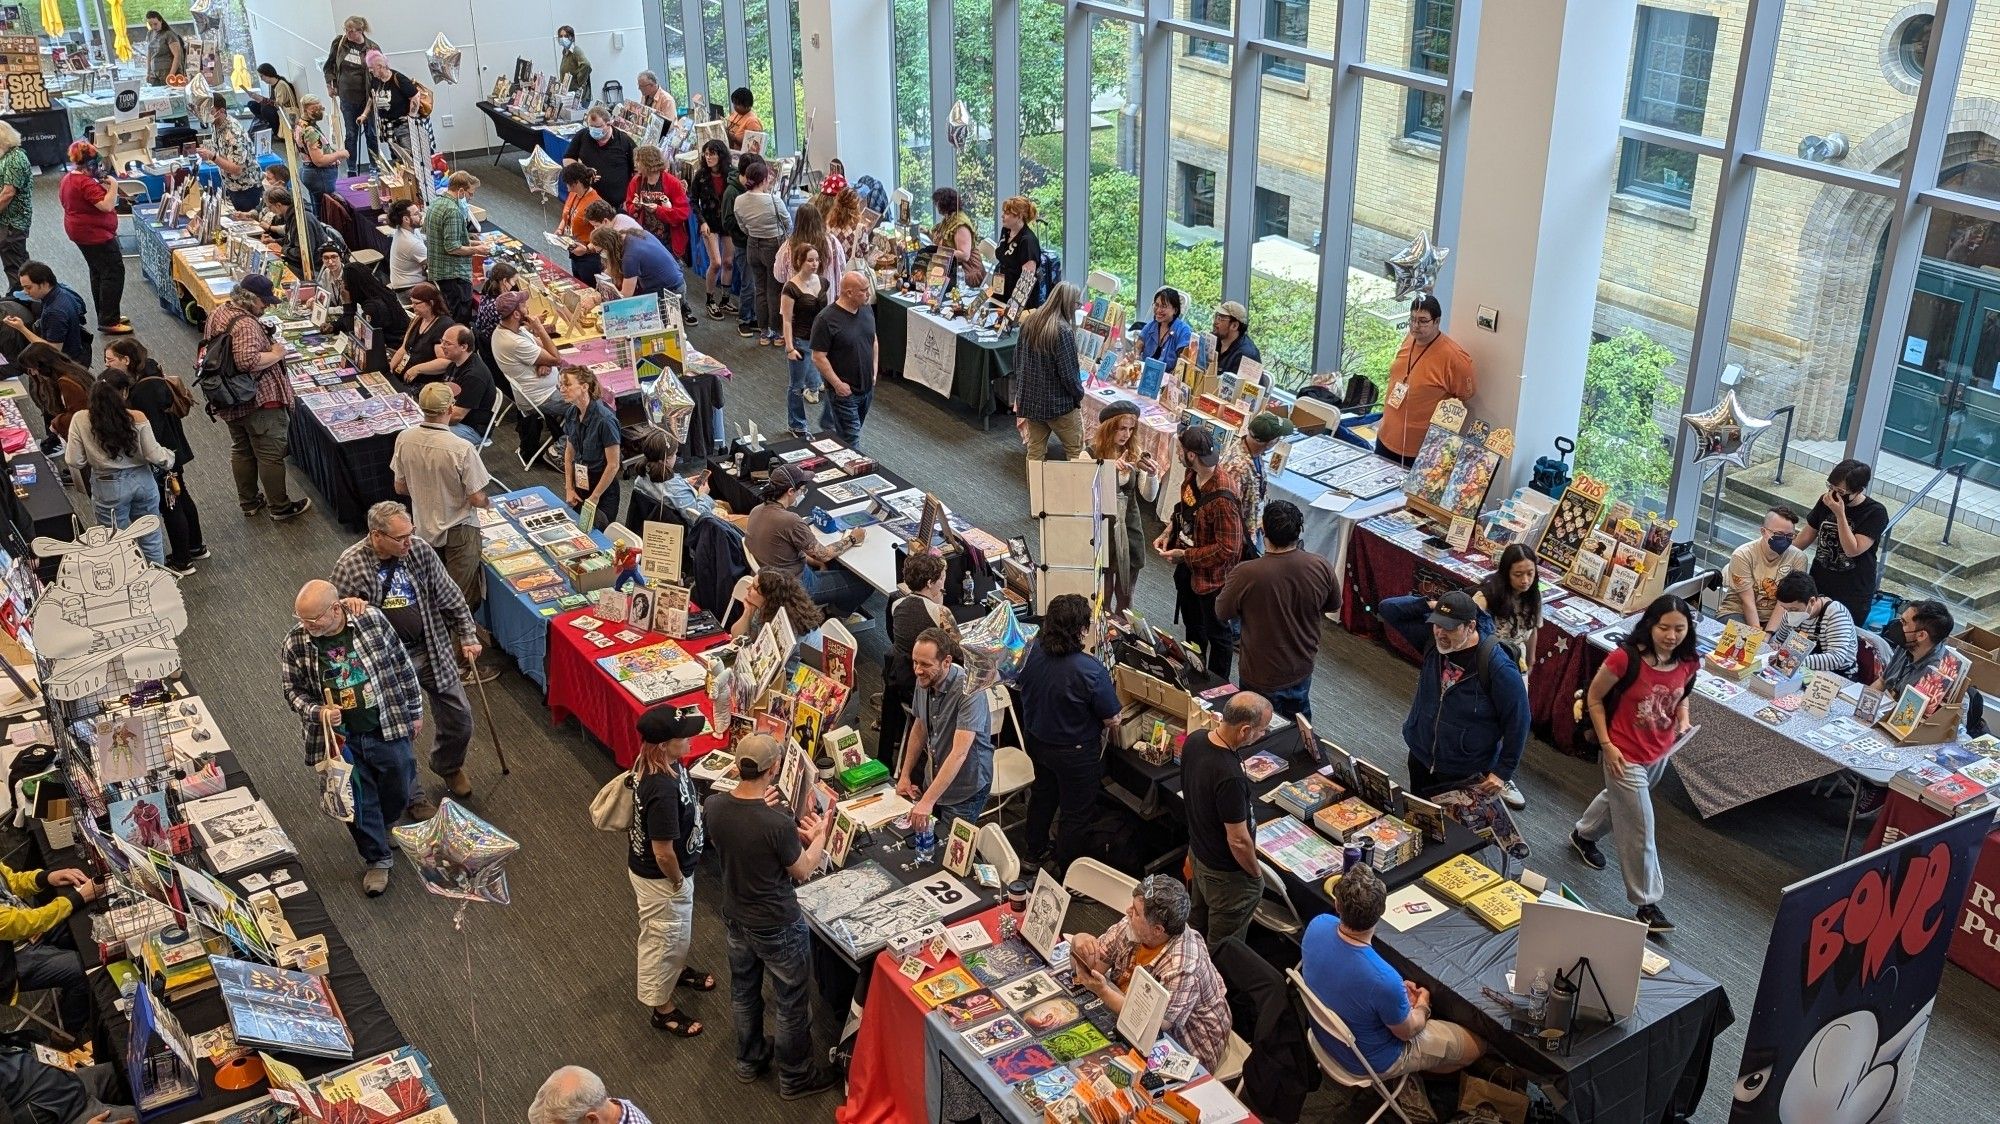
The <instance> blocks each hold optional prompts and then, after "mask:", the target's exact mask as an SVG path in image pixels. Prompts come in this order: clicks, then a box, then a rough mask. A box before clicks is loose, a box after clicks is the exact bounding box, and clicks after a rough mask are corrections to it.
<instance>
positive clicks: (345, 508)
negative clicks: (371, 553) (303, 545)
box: [290, 404, 401, 531]
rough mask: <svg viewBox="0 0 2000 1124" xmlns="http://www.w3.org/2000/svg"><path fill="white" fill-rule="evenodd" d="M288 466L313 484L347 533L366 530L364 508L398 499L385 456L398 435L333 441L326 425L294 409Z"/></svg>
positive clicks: (299, 407) (299, 408)
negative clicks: (297, 470) (294, 465)
mask: <svg viewBox="0 0 2000 1124" xmlns="http://www.w3.org/2000/svg"><path fill="white" fill-rule="evenodd" d="M290 434H291V446H292V451H291V458H292V463H293V464H296V465H298V466H299V470H300V471H302V472H304V473H305V474H306V476H307V477H308V478H309V479H311V480H312V484H313V488H314V490H315V491H317V492H319V495H320V499H321V500H322V501H323V502H325V504H326V507H327V510H328V511H330V512H332V513H333V517H334V518H335V519H338V520H340V525H341V526H343V527H346V528H347V529H348V530H350V531H361V530H366V529H367V526H368V508H369V506H370V505H371V504H376V503H380V502H381V501H383V500H393V499H400V498H401V497H399V496H398V495H397V494H396V477H395V474H394V473H392V472H390V471H389V457H390V456H391V455H392V454H393V453H395V451H396V434H394V433H377V434H374V435H372V436H369V437H363V438H361V439H360V440H357V441H336V440H334V437H333V433H332V431H331V430H329V429H327V428H326V423H324V422H322V421H320V420H319V418H318V417H317V416H316V415H314V413H313V412H312V411H311V410H308V409H306V408H305V407H304V406H303V405H298V404H294V405H293V406H292V424H291V430H290Z"/></svg>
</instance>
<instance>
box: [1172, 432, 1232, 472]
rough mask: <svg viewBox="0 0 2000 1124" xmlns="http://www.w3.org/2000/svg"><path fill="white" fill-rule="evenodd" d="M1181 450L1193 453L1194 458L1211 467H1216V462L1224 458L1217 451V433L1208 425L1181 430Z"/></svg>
mask: <svg viewBox="0 0 2000 1124" xmlns="http://www.w3.org/2000/svg"><path fill="white" fill-rule="evenodd" d="M1181 451H1182V452H1185V453H1189V454H1192V455H1193V457H1194V459H1196V460H1198V461H1200V462H1201V463H1202V464H1203V465H1205V466H1207V467H1209V468H1214V467H1215V462H1216V461H1218V460H1220V459H1222V457H1221V454H1220V453H1218V452H1216V451H1215V435H1214V434H1213V433H1210V432H1209V431H1208V428H1207V427H1206V426H1199V425H1195V426H1189V427H1188V428H1186V429H1183V430H1181Z"/></svg>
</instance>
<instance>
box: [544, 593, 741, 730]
mask: <svg viewBox="0 0 2000 1124" xmlns="http://www.w3.org/2000/svg"><path fill="white" fill-rule="evenodd" d="M592 614H593V610H592V608H591V607H589V606H586V607H584V608H581V609H572V610H571V611H569V612H567V613H562V614H559V615H558V616H556V617H555V618H554V619H553V620H551V621H549V662H548V669H549V724H550V725H557V726H559V725H561V724H562V722H563V720H564V719H565V718H569V717H571V716H572V715H573V716H575V718H576V720H577V721H578V722H580V723H582V724H583V728H584V729H586V730H589V731H590V732H591V734H592V735H594V736H595V737H596V738H597V740H598V741H600V742H603V743H604V744H605V745H606V746H609V747H610V749H611V756H612V757H613V758H615V759H616V760H617V761H618V764H619V765H620V766H621V767H623V768H630V767H631V765H632V762H633V761H635V760H637V759H638V756H639V731H638V729H637V724H638V721H639V716H640V715H642V714H644V713H646V711H647V710H649V709H651V707H653V706H656V705H666V704H669V703H671V704H673V705H676V706H699V707H701V712H702V713H703V714H706V715H708V718H709V722H710V723H711V724H712V723H713V722H714V721H715V711H714V709H713V708H712V707H711V706H710V705H709V701H708V694H707V692H705V691H690V692H688V693H687V694H685V695H676V696H675V697H673V698H671V699H664V700H662V701H661V702H660V703H642V702H640V701H639V700H638V698H636V697H635V696H634V695H633V694H632V692H630V691H628V690H626V689H625V688H624V686H623V685H621V684H620V683H619V682H618V681H617V680H615V679H613V678H611V676H610V674H609V673H608V672H606V671H605V670H604V669H603V668H601V667H599V666H597V660H598V657H600V656H613V655H617V654H618V653H620V652H629V651H631V650H632V649H634V648H644V647H647V646H648V645H652V644H658V643H660V642H661V641H663V640H667V637H666V636H665V635H663V634H661V633H658V632H647V633H646V634H645V635H644V636H642V637H640V638H639V639H638V640H634V641H632V642H631V643H629V644H621V643H615V642H614V643H613V644H612V645H611V646H610V647H609V648H599V647H596V646H594V645H593V644H591V643H590V642H589V641H588V640H585V639H584V638H583V636H584V632H585V631H586V630H584V629H581V628H575V627H572V626H571V625H570V623H569V621H570V620H571V618H574V617H579V616H586V615H592ZM617 631H618V629H617V628H615V627H608V628H606V629H604V630H603V632H604V634H605V635H606V636H609V635H611V634H613V633H615V632H617ZM634 631H638V630H636V629H635V630H634ZM727 639H729V637H728V636H727V635H725V634H722V633H717V634H716V635H714V636H706V637H703V638H702V639H700V640H686V641H671V643H677V644H679V645H680V646H681V649H682V650H683V651H685V652H688V653H689V654H693V653H695V652H700V651H703V650H704V649H708V648H713V647H715V646H717V645H719V644H721V643H723V642H724V641H726V640H727ZM723 745H724V741H723V739H722V738H720V737H717V736H715V735H712V734H703V735H702V736H700V737H698V738H696V739H694V741H693V743H692V744H691V745H690V747H689V749H688V755H687V759H688V760H690V761H691V760H694V759H695V758H697V757H700V756H701V755H702V754H704V753H707V752H708V751H710V750H713V749H720V748H722V746H723Z"/></svg>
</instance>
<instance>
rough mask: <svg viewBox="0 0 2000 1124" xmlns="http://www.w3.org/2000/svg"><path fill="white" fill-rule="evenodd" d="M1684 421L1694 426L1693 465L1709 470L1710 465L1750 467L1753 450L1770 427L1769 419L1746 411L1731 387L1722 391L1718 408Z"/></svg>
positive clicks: (1688, 415)
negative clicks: (1751, 449)
mask: <svg viewBox="0 0 2000 1124" xmlns="http://www.w3.org/2000/svg"><path fill="white" fill-rule="evenodd" d="M1681 420H1683V421H1685V422H1687V423H1688V424H1689V425H1690V426H1693V427H1694V432H1695V439H1696V440H1697V441H1698V442H1699V444H1697V445H1696V446H1695V453H1694V464H1695V467H1696V468H1697V469H1706V468H1707V467H1708V466H1709V465H1711V464H1720V465H1731V466H1734V467H1736V468H1748V467H1749V466H1750V447H1751V446H1752V445H1755V444H1756V443H1757V439H1758V438H1759V437H1762V436H1764V432H1765V431H1766V430H1768V429H1770V428H1771V419H1770V418H1757V417H1752V416H1751V415H1750V413H1749V411H1747V410H1745V409H1744V408H1743V403H1742V402H1741V401H1739V400H1738V399H1737V397H1736V391H1735V390H1734V389H1733V388H1732V389H1730V390H1725V391H1723V392H1722V397H1721V398H1720V399H1718V400H1717V401H1716V403H1715V405H1713V406H1710V407H1709V408H1708V409H1706V410H1703V411H1702V412H1701V413H1698V414H1682V415H1681Z"/></svg>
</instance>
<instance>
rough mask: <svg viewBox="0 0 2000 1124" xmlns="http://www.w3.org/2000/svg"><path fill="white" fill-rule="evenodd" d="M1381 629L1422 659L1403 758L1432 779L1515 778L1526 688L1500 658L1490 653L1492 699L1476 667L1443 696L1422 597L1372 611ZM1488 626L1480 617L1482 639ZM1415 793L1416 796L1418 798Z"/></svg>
mask: <svg viewBox="0 0 2000 1124" xmlns="http://www.w3.org/2000/svg"><path fill="white" fill-rule="evenodd" d="M1376 612H1377V614H1378V615H1379V616H1381V618H1382V623H1383V624H1385V625H1388V626H1389V627H1390V628H1393V629H1395V630H1396V631H1397V632H1399V633H1401V634H1402V636H1403V639H1405V640H1407V641H1409V642H1410V646H1411V647H1413V648H1415V649H1417V650H1418V651H1420V652H1422V653H1423V654H1424V668H1423V672H1422V673H1421V674H1419V675H1418V677H1417V697H1416V699H1415V701H1413V702H1412V703H1411V704H1410V716H1409V717H1408V718H1405V719H1403V744H1404V745H1405V746H1407V747H1408V748H1409V751H1410V756H1411V757H1414V758H1416V760H1417V761H1418V762H1420V763H1421V764H1422V765H1423V766H1424V767H1425V768H1427V769H1429V770H1430V771H1431V772H1432V773H1434V774H1436V775H1437V776H1439V777H1482V776H1484V775H1486V774H1487V773H1492V774H1494V775H1495V776H1497V777H1499V778H1500V779H1501V780H1504V781H1510V780H1513V779H1514V770H1515V769H1516V768H1518V767H1519V766H1520V764H1521V752H1522V750H1524V749H1525V748H1527V744H1528V685H1527V683H1526V681H1524V680H1523V679H1522V678H1521V669H1520V668H1519V667H1517V666H1515V663H1514V661H1513V660H1511V659H1509V658H1508V657H1507V654H1506V653H1505V652H1495V653H1494V654H1493V658H1492V662H1491V665H1490V666H1489V668H1488V671H1489V673H1490V676H1491V678H1492V681H1493V687H1492V692H1491V694H1489V693H1488V691H1487V688H1486V685H1485V683H1483V682H1482V681H1481V679H1480V675H1479V672H1478V669H1477V666H1476V665H1475V666H1474V667H1473V669H1471V670H1469V671H1467V672H1466V674H1465V676H1464V677H1463V678H1461V679H1460V680H1459V681H1458V682H1457V683H1456V684H1453V685H1452V687H1451V689H1450V690H1448V691H1447V690H1444V689H1443V688H1442V686H1441V682H1442V680H1441V678H1440V676H1441V675H1442V674H1443V671H1444V661H1445V657H1444V656H1443V655H1441V654H1439V652H1438V650H1437V646H1436V645H1435V644H1434V643H1433V642H1432V639H1431V629H1430V620H1429V618H1430V615H1431V609H1430V605H1429V603H1428V602H1427V601H1426V600H1425V599H1424V598H1422V597H1416V596H1410V597H1391V598H1389V599H1388V600H1386V601H1384V602H1382V603H1381V605H1379V606H1377V607H1376ZM1491 631H1492V622H1491V620H1490V618H1488V617H1486V616H1485V614H1481V615H1480V625H1479V632H1480V636H1481V638H1482V639H1483V638H1485V637H1487V636H1489V635H1490V634H1491ZM1420 795H1421V794H1420Z"/></svg>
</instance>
